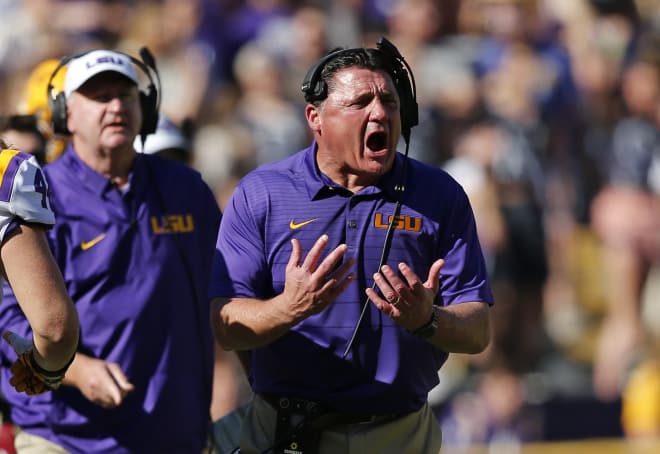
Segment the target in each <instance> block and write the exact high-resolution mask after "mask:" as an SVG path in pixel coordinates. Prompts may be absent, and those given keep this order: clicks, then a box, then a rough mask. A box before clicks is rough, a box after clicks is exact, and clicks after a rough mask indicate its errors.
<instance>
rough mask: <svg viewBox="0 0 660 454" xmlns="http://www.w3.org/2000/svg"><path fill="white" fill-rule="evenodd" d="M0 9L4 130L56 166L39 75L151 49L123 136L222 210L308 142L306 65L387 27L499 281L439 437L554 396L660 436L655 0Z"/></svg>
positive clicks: (521, 437) (13, 0) (496, 433)
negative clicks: (151, 98) (139, 105)
mask: <svg viewBox="0 0 660 454" xmlns="http://www.w3.org/2000/svg"><path fill="white" fill-rule="evenodd" d="M0 9H1V10H2V11H3V18H4V20H5V23H6V24H11V26H6V27H3V28H2V30H0V96H1V97H2V99H3V100H4V102H3V103H2V104H1V105H0V116H1V117H2V119H1V121H0V134H1V135H2V136H3V137H4V138H5V139H6V141H7V142H9V143H10V144H16V145H18V144H26V145H22V148H24V149H25V151H32V152H35V153H37V154H39V156H40V159H42V161H43V162H47V161H52V160H54V159H57V157H58V153H60V152H61V150H62V143H61V140H63V138H59V137H54V136H52V134H51V133H50V132H49V130H48V126H47V124H48V112H47V98H48V96H49V95H51V94H52V92H54V91H57V90H58V88H57V86H58V83H61V81H60V82H58V80H57V78H52V77H50V76H51V74H52V73H53V69H54V68H55V67H56V66H57V62H58V61H59V58H61V57H63V56H65V55H73V54H76V53H79V52H84V51H87V50H89V49H93V48H113V49H117V50H120V51H123V52H126V53H128V54H131V55H135V56H137V55H138V51H139V49H140V48H141V47H142V46H146V47H148V48H149V49H150V50H151V52H152V53H153V55H154V56H155V58H156V62H157V65H158V70H159V75H160V85H161V87H160V88H161V95H162V102H161V115H162V117H163V119H164V121H163V122H162V125H161V126H162V127H161V128H160V129H159V131H158V132H157V134H156V135H155V136H153V137H151V138H150V139H149V140H147V141H146V143H145V144H136V148H138V151H144V152H158V151H160V150H163V149H169V150H170V151H171V150H172V149H175V150H176V152H175V153H172V154H170V157H172V158H174V159H180V160H182V161H184V162H186V163H187V164H189V165H190V166H192V167H194V168H196V169H197V170H199V171H200V172H201V174H202V176H203V177H204V179H205V180H206V182H207V183H208V184H209V185H210V186H211V187H212V188H213V189H214V191H215V194H216V196H217V199H218V202H219V203H220V206H221V207H224V204H225V203H226V200H227V197H228V195H229V194H230V192H231V190H232V188H233V187H234V184H235V183H236V182H237V181H238V179H240V178H241V177H242V176H243V175H244V174H245V173H246V172H247V171H249V170H251V169H253V168H254V167H256V166H258V165H260V164H262V163H266V162H270V161H273V160H275V159H279V158H282V157H284V156H286V155H289V154H291V153H293V152H295V151H297V150H299V149H301V148H303V147H304V146H306V145H307V144H308V143H309V141H310V140H311V136H310V134H309V132H308V130H307V126H306V123H305V121H304V115H303V108H304V104H303V98H302V95H301V93H300V83H301V81H302V79H303V76H304V74H305V72H306V71H307V69H308V68H309V67H310V66H311V65H312V64H313V63H314V62H315V61H316V60H317V59H319V58H320V57H321V56H323V55H324V54H325V53H326V52H328V51H329V50H330V49H333V48H335V47H338V46H341V47H355V46H370V47H371V46H374V45H375V42H376V39H377V38H378V37H380V36H387V37H388V39H390V40H391V41H392V42H393V43H394V44H395V45H396V46H397V47H398V48H399V50H400V51H401V53H402V54H403V56H404V57H405V58H406V60H407V61H408V63H409V64H410V66H411V68H412V71H413V74H414V76H415V80H416V90H417V101H418V103H419V107H420V124H419V126H417V127H416V128H415V129H413V132H412V140H411V144H410V155H411V156H412V157H414V158H417V159H419V160H422V161H424V162H427V163H430V164H433V165H436V166H439V167H443V168H445V169H446V170H447V171H448V172H449V173H450V174H452V175H453V176H454V177H455V178H456V179H457V180H458V181H459V182H460V183H461V184H462V185H463V187H464V188H465V190H466V192H467V193H468V195H469V197H470V200H471V202H472V204H473V208H474V210H475V215H476V220H477V224H478V229H479V234H480V238H481V241H482V245H483V248H484V251H485V254H486V259H487V263H488V264H489V266H490V272H491V276H492V285H493V291H494V293H495V301H496V304H495V306H494V307H493V317H494V323H493V326H494V332H493V341H492V343H491V346H490V347H489V348H488V350H487V351H486V352H485V353H483V354H481V355H478V356H476V357H469V358H468V357H462V356H461V355H454V356H453V357H452V358H451V359H450V362H449V363H448V365H447V366H445V368H443V372H442V377H441V385H440V386H439V387H438V388H437V389H436V390H434V392H433V393H432V394H431V396H430V398H431V400H432V402H433V404H434V406H435V408H437V413H438V416H439V418H440V420H441V422H442V424H443V426H444V427H445V428H446V429H447V430H445V445H446V446H451V445H454V446H463V445H467V444H471V443H496V442H500V441H502V440H505V441H507V442H513V443H515V442H516V441H518V442H523V441H527V440H541V439H544V437H546V434H544V423H543V418H544V415H543V413H542V412H541V411H539V408H542V407H540V406H539V404H540V403H543V402H544V401H548V400H549V399H553V398H557V397H561V398H568V399H570V398H575V399H584V398H589V399H591V400H592V401H593V402H603V403H606V402H613V401H616V402H621V412H620V415H619V416H620V418H621V419H620V421H621V425H622V430H623V431H624V432H625V435H626V436H628V437H638V436H647V435H652V436H660V274H659V272H658V269H659V268H660V267H658V263H659V262H660V134H659V132H658V126H659V125H660V2H658V0H637V1H635V0H335V1H332V2H329V1H320V0H318V1H300V0H299V1H296V0H243V1H239V0H188V1H179V0H133V1H131V0H104V1H101V0H96V1H94V0H22V1H18V0H0ZM44 63H47V64H46V66H44ZM57 75H58V78H59V77H61V76H62V71H60V72H58V74H57ZM19 134H23V136H20V137H19ZM27 139H29V141H28V140H27ZM28 143H29V144H30V145H28ZM142 147H144V149H142ZM28 148H29V149H28ZM401 150H403V148H401ZM220 386H221V385H220Z"/></svg>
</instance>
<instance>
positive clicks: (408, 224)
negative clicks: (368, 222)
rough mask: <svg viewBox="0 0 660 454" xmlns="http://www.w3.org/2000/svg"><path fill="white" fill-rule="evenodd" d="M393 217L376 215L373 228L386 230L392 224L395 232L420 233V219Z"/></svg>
mask: <svg viewBox="0 0 660 454" xmlns="http://www.w3.org/2000/svg"><path fill="white" fill-rule="evenodd" d="M393 217H394V216H392V215H391V214H389V215H384V214H382V213H376V216H375V217H374V227H376V228H377V229H386V228H388V227H389V226H390V223H393V224H394V228H395V229H397V230H406V231H408V232H421V231H422V218H418V217H415V216H396V217H395V218H394V220H392V218H393Z"/></svg>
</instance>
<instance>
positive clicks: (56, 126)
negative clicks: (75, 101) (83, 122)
mask: <svg viewBox="0 0 660 454" xmlns="http://www.w3.org/2000/svg"><path fill="white" fill-rule="evenodd" d="M50 110H51V118H52V123H53V132H54V133H55V134H62V135H69V134H71V132H70V131H69V127H68V126H67V112H66V97H65V96H64V93H62V92H61V93H58V94H57V95H56V96H55V98H51V104H50Z"/></svg>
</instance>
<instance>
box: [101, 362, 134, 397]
mask: <svg viewBox="0 0 660 454" xmlns="http://www.w3.org/2000/svg"><path fill="white" fill-rule="evenodd" d="M105 369H106V372H107V373H108V376H109V377H110V379H111V380H112V386H111V387H110V389H109V393H110V398H111V399H112V402H113V403H114V405H115V406H117V405H119V404H121V403H122V402H123V400H124V398H125V397H126V396H127V395H128V393H129V392H131V391H133V390H134V389H135V386H133V384H132V383H130V382H129V381H128V378H126V375H124V372H122V370H121V368H120V367H119V365H118V364H116V363H106V364H105Z"/></svg>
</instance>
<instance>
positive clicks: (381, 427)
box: [210, 39, 492, 454]
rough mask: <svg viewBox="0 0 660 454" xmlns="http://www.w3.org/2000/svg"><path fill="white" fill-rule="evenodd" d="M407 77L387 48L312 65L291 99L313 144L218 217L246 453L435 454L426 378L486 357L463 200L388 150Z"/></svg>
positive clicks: (217, 280) (273, 167) (469, 216)
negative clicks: (243, 385)
mask: <svg viewBox="0 0 660 454" xmlns="http://www.w3.org/2000/svg"><path fill="white" fill-rule="evenodd" d="M411 77H412V76H411V74H410V69H409V68H408V67H407V64H406V63H405V60H404V59H403V57H401V55H400V54H399V53H398V50H397V49H396V48H395V47H394V46H393V45H392V44H391V43H389V42H388V41H387V40H384V39H383V40H381V41H380V42H379V43H378V46H377V48H375V49H367V48H358V49H343V50H338V51H335V52H332V53H330V54H329V55H328V56H326V57H324V58H323V59H321V60H320V61H319V62H318V63H317V64H316V65H315V66H313V67H312V68H311V69H310V70H309V72H308V74H307V76H306V78H305V80H304V82H303V87H302V88H303V92H304V95H305V99H306V101H307V103H308V104H307V106H306V109H305V114H306V118H307V123H308V125H309V127H310V128H311V130H312V132H313V135H314V139H315V140H314V142H313V143H312V145H311V146H310V147H309V148H308V149H305V150H302V151H300V152H299V153H296V154H294V155H293V156H291V157H290V158H287V159H285V160H283V161H280V162H276V163H273V164H268V165H265V166H262V167H261V168H258V169H256V170H255V171H253V172H251V173H250V174H248V175H247V176H246V177H245V178H244V179H243V180H242V181H241V182H240V183H239V184H238V186H237V188H236V190H235V192H234V194H233V195H232V197H231V199H230V201H229V203H228V206H227V207H226V209H225V213H224V216H223V220H222V223H221V226H220V230H219V234H218V239H217V244H216V254H215V257H214V263H213V274H212V277H211V286H210V297H211V298H212V306H213V307H212V325H213V329H214V334H215V336H216V338H217V340H218V341H219V343H220V344H221V345H222V346H223V347H224V348H225V349H231V350H237V351H240V352H242V354H244V356H245V359H246V364H249V378H250V383H251V385H252V388H253V390H254V391H255V398H254V400H253V401H252V403H251V405H250V407H249V408H248V410H247V414H246V416H245V418H244V421H243V426H242V430H241V442H240V448H241V452H242V453H257V452H273V453H283V452H284V453H286V452H296V453H305V454H309V453H315V452H318V453H333V454H336V453H356V454H357V453H360V454H361V453H364V452H378V453H397V454H400V453H416V454H418V453H429V454H431V453H432V454H437V452H438V450H439V449H440V443H441V434H440V430H439V425H438V423H437V421H436V419H435V417H434V415H433V413H432V411H431V409H430V408H429V405H428V403H427V393H428V391H429V390H430V389H431V388H433V387H434V386H435V385H436V384H437V383H438V374H437V371H438V370H439V369H440V367H441V366H442V364H443V363H444V362H445V360H446V359H447V355H448V353H450V352H461V353H477V352H480V351H482V350H483V349H484V348H485V347H486V345H487V344H488V341H489V305H490V304H492V296H491V292H490V289H489V285H488V281H487V277H486V267H485V265H484V260H483V255H482V252H481V247H480V245H479V241H478V238H477V232H476V228H475V222H474V217H473V213H472V209H471V207H470V204H469V202H468V199H467V197H466V195H465V193H464V191H463V190H462V188H461V187H460V186H459V185H458V184H457V183H456V181H454V180H453V179H452V178H451V177H449V176H448V175H447V174H446V173H445V172H444V171H442V170H440V169H437V168H433V167H429V166H426V165H424V164H422V163H420V162H418V161H415V160H413V159H410V158H407V152H406V153H405V154H399V153H398V152H397V151H396V146H397V143H398V141H399V137H400V135H401V136H403V138H404V139H405V141H406V145H407V143H408V141H409V139H410V129H411V127H412V126H414V125H415V124H416V123H417V104H416V101H415V97H414V88H413V87H414V83H411V82H410V78H411Z"/></svg>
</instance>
